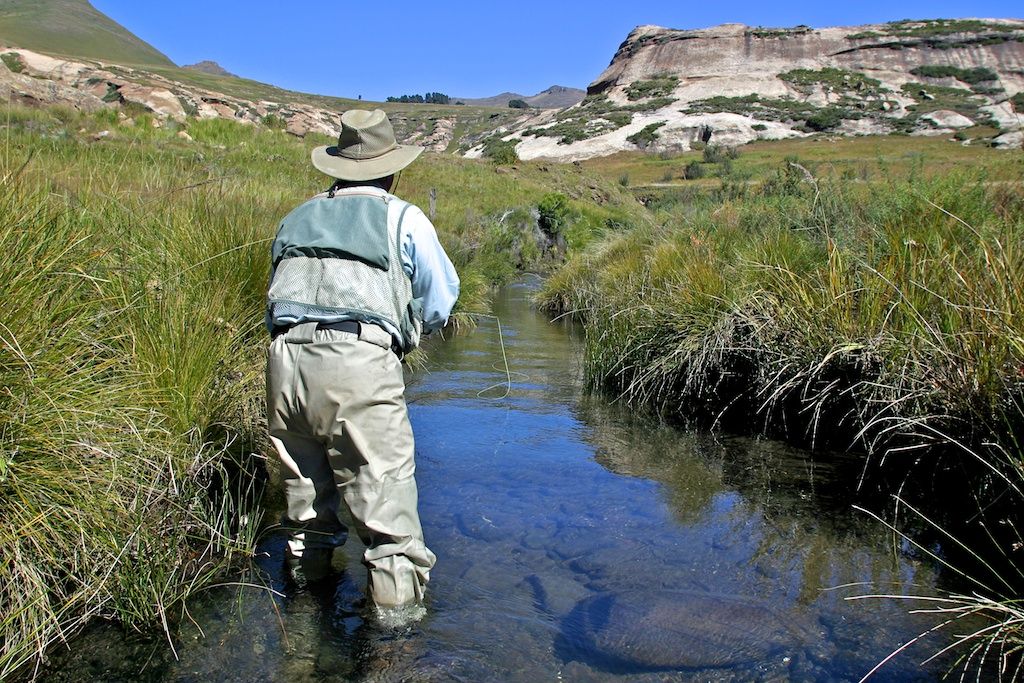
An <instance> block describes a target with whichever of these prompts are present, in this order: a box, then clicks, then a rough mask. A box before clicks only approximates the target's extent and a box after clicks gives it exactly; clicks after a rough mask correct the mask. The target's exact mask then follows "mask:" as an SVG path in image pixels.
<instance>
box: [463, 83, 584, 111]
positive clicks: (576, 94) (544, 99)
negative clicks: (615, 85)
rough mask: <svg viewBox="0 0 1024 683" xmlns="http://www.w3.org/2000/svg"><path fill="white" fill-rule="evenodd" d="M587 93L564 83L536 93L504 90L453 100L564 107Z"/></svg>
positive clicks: (485, 104)
mask: <svg viewBox="0 0 1024 683" xmlns="http://www.w3.org/2000/svg"><path fill="white" fill-rule="evenodd" d="M586 94H587V93H586V92H585V91H583V90H580V89H579V88H568V87H566V86H564V85H553V86H551V87H550V88H548V89H547V90H543V91H541V92H539V93H537V94H536V95H520V94H519V93H514V92H503V93H501V94H500V95H494V96H492V97H482V98H477V99H473V98H467V97H453V98H452V101H453V102H463V103H465V104H469V105H473V106H477V107H507V106H508V103H509V102H510V101H511V100H522V101H523V102H526V104H528V105H529V106H531V107H533V108H535V109H564V108H565V107H571V106H572V105H574V104H579V103H580V102H582V101H583V97H584V96H585V95H586Z"/></svg>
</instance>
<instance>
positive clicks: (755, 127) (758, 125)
mask: <svg viewBox="0 0 1024 683" xmlns="http://www.w3.org/2000/svg"><path fill="white" fill-rule="evenodd" d="M750 128H751V129H752V130H756V131H758V132H760V131H762V130H768V126H766V125H764V124H763V123H755V124H754V125H752V126H751V127H750Z"/></svg>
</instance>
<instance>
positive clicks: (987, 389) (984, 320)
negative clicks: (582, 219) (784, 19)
mask: <svg viewBox="0 0 1024 683" xmlns="http://www.w3.org/2000/svg"><path fill="white" fill-rule="evenodd" d="M748 155H749V153H745V154H744V157H743V158H746V157H747V156H748ZM1017 156H1018V157H1019V155H1017ZM740 161H742V159H740V160H737V163H739V162H740ZM1016 168H1017V172H1018V175H1017V180H1016V181H1015V182H1011V183H992V182H991V181H988V180H987V179H986V178H985V177H984V176H983V175H982V174H979V173H971V172H963V171H958V172H952V173H937V174H935V175H931V176H924V175H923V174H920V173H917V172H914V171H913V169H911V170H910V172H908V173H907V174H904V175H900V174H896V173H893V172H891V171H890V172H889V173H888V175H887V176H885V177H882V178H879V181H880V182H870V181H869V182H850V181H849V180H844V179H843V178H842V177H821V178H815V177H814V176H813V175H812V174H811V173H810V171H809V170H808V169H807V167H806V166H804V165H803V164H801V163H800V162H798V161H791V162H787V163H785V164H783V165H781V166H779V167H777V169H776V171H775V172H774V173H773V174H772V175H770V176H769V177H767V178H765V179H763V181H762V182H760V183H758V184H746V185H737V184H735V183H730V182H718V183H717V184H716V186H714V187H713V189H708V190H706V191H700V188H698V189H697V190H686V188H682V189H678V190H676V191H675V192H666V193H664V194H661V195H650V196H648V207H649V208H650V209H651V210H652V211H654V212H655V216H656V225H655V227H650V228H646V229H639V230H634V231H633V232H631V233H630V234H628V235H619V236H615V237H613V238H611V239H608V240H606V241H604V242H602V243H600V244H598V245H595V246H594V247H593V248H591V249H589V250H587V251H586V252H584V253H581V254H577V255H576V256H575V257H574V258H572V259H570V261H569V262H568V264H567V265H566V266H565V267H564V268H563V269H562V270H561V271H560V272H558V273H556V274H555V275H554V276H553V277H552V278H550V279H549V280H548V282H547V284H546V286H545V288H544V290H543V292H542V293H541V295H540V298H539V303H540V304H541V306H542V307H544V308H545V309H547V310H549V311H551V312H552V313H554V314H570V315H572V316H574V317H576V318H577V319H579V320H580V321H581V322H582V324H583V326H584V330H585V332H586V344H585V348H586V351H585V358H584V367H585V372H586V377H587V379H588V382H589V383H590V385H591V386H592V387H593V388H598V389H602V390H604V391H607V392H609V393H611V394H612V395H613V396H615V397H618V400H621V401H623V402H626V403H628V404H630V405H634V406H637V407H646V408H648V409H652V410H654V411H657V412H658V413H660V414H662V415H665V416H667V417H670V418H672V419H676V420H683V421H686V422H690V423H696V424H704V425H719V426H725V427H726V428H729V429H739V430H741V431H755V432H764V433H768V434H773V435H777V436H781V437H784V438H788V439H790V440H792V441H795V442H797V443H801V444H806V445H807V446H810V447H820V448H853V449H855V450H859V451H861V452H863V453H865V454H866V457H867V459H868V461H869V462H875V463H877V462H878V460H879V459H888V460H889V461H890V462H894V461H896V462H903V463H905V464H906V466H907V467H908V468H909V467H910V463H911V462H913V461H915V460H920V459H928V458H938V457H939V455H938V454H940V453H943V454H945V456H944V457H947V458H952V459H953V461H956V462H960V463H961V465H957V467H962V466H963V467H965V469H969V468H968V467H966V466H964V465H962V463H964V462H966V463H968V465H970V466H972V467H974V468H975V469H980V470H981V471H982V472H984V478H985V481H986V482H987V483H986V484H985V485H984V486H983V487H982V488H980V489H979V490H978V491H972V490H967V489H968V488H969V487H966V486H965V490H964V491H963V492H962V498H960V497H953V498H951V499H945V500H943V501H942V507H943V508H944V509H947V510H949V509H955V510H963V511H964V515H965V516H968V517H969V516H972V514H973V513H974V512H975V511H976V515H977V518H978V519H981V520H983V521H984V524H985V526H983V527H982V530H981V532H980V533H979V531H978V529H977V521H975V522H974V525H973V526H971V527H970V528H971V529H972V531H971V536H966V537H964V536H960V537H956V536H954V535H952V534H951V533H946V534H945V536H944V540H945V541H948V545H949V546H950V547H951V548H953V549H955V550H957V554H958V555H963V554H966V555H968V559H967V560H965V562H966V563H967V565H970V566H971V567H978V568H979V569H977V570H974V569H972V570H968V569H966V568H965V567H963V566H958V565H957V564H954V563H952V562H950V561H949V559H948V557H949V556H950V555H952V550H949V549H944V550H943V551H941V553H940V554H941V555H943V556H944V557H943V560H944V561H945V562H946V564H948V565H949V566H951V567H956V568H957V569H958V571H959V573H960V574H961V575H962V577H970V579H966V578H965V580H969V581H971V585H970V586H969V589H970V590H972V591H976V593H975V597H974V599H973V602H970V601H969V600H968V601H966V602H965V601H964V600H962V599H961V601H960V602H959V603H957V604H956V608H957V609H959V610H961V611H963V612H964V613H968V612H970V611H971V609H972V605H973V610H974V611H975V612H978V611H980V612H984V613H985V614H986V615H988V616H989V617H990V618H991V619H992V620H993V624H994V625H993V627H992V628H991V629H990V630H988V631H985V632H979V633H978V634H976V635H975V637H974V639H964V640H962V641H961V642H960V644H961V645H962V646H963V647H964V648H966V652H967V655H965V656H966V657H967V660H966V661H967V662H968V663H969V664H970V665H971V666H975V665H977V664H978V659H979V658H980V659H988V657H989V655H991V656H993V657H996V656H1002V655H1003V654H1007V655H1008V656H1009V655H1010V654H1012V653H1013V652H1017V651H1018V650H1019V648H1020V643H1021V642H1024V631H1022V630H1021V629H1022V627H1021V623H1020V621H1019V619H1018V618H1017V613H1018V611H1019V610H1017V607H1016V605H1017V601H1018V600H1019V596H1020V594H1021V590H1022V588H1024V585H1022V584H1024V572H1022V570H1021V567H1020V560H1019V558H1018V557H1017V555H1016V554H1015V548H1017V547H1018V545H1017V544H1019V542H1020V538H1021V536H1020V533H1021V529H1020V527H1019V525H1018V517H1017V513H1016V511H1019V509H1020V504H1021V503H1022V502H1024V500H1022V499H1024V495H1022V492H1024V458H1022V449H1021V445H1022V444H1024V374H1022V371H1021V368H1024V309H1022V307H1021V306H1022V302H1024V252H1022V251H1021V249H1020V245H1021V244H1022V243H1024V241H1022V238H1024V193H1022V192H1021V190H1020V178H1021V177H1024V174H1021V173H1020V167H1019V166H1017V167H1016ZM609 172H610V169H609ZM616 172H621V167H620V168H617V169H616ZM712 182H715V181H712ZM904 507H906V506H905V505H904ZM995 509H998V510H1001V512H998V513H996V512H993V511H992V510H995ZM918 524H920V522H918ZM939 531H940V532H941V530H939ZM929 550H930V549H929ZM932 552H934V551H932ZM960 597H961V598H963V596H960ZM993 605H997V607H994V606H993ZM979 642H980V643H981V646H980V648H979V647H976V644H977V643H979ZM986 648H989V649H986ZM972 658H973V660H972ZM972 662H973V663H972Z"/></svg>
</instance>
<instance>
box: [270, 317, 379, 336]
mask: <svg viewBox="0 0 1024 683" xmlns="http://www.w3.org/2000/svg"><path fill="white" fill-rule="evenodd" d="M290 329H292V326H291V325H275V326H274V329H273V331H271V333H270V336H271V338H272V339H277V338H278V336H280V335H282V334H285V333H286V332H287V331H288V330H290ZM316 329H318V330H337V331H338V332H351V333H352V334H359V321H358V320H342V321H341V322H337V323H317V324H316Z"/></svg>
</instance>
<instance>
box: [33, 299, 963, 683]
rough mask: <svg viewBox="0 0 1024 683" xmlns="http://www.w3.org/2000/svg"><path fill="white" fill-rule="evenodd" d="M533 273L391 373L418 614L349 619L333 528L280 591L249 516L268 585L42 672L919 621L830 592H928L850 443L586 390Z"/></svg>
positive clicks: (817, 648) (353, 580)
mask: <svg viewBox="0 0 1024 683" xmlns="http://www.w3.org/2000/svg"><path fill="white" fill-rule="evenodd" d="M536 285H537V283H536V282H535V281H533V280H529V281H524V282H521V283H519V284H516V285H514V286H511V287H508V288H506V289H505V290H503V291H502V292H500V293H499V294H498V295H497V300H496V301H495V306H494V309H495V314H496V315H497V316H498V317H499V319H500V323H501V328H500V329H501V337H500V340H499V330H498V323H497V321H496V320H495V319H492V318H484V319H481V322H480V324H479V326H478V328H477V329H476V330H475V331H474V332H473V333H471V334H465V335H460V336H458V337H456V338H454V339H452V340H449V341H447V342H445V343H432V344H431V345H430V347H429V354H430V362H429V371H428V370H420V371H418V372H417V373H415V376H413V377H411V378H410V383H409V390H408V399H409V404H410V413H411V418H412V422H413V426H414V429H415V433H416V442H417V449H416V450H417V464H418V472H417V479H418V482H419V487H420V516H421V518H422V520H423V525H424V532H425V535H426V540H427V543H428V545H429V546H430V548H431V549H432V550H433V551H434V552H435V553H436V554H437V556H438V558H439V559H438V564H437V566H436V567H435V569H434V571H433V572H432V581H431V583H430V585H429V590H428V598H427V609H428V613H427V616H426V617H425V618H424V619H423V620H422V621H420V622H418V623H415V624H413V625H411V626H409V627H407V628H404V629H399V630H386V629H383V628H381V627H379V626H376V625H375V624H374V623H373V622H372V620H369V619H367V618H365V616H366V613H365V611H364V603H363V590H364V586H365V570H364V569H363V567H362V566H361V564H360V561H359V558H360V556H361V554H362V550H363V549H362V547H361V545H360V543H359V541H358V539H356V538H355V534H352V536H351V537H350V539H349V542H348V544H347V545H346V546H345V547H344V548H343V549H341V550H339V551H338V552H337V553H336V557H335V565H336V567H337V568H338V570H339V572H338V580H337V581H336V582H329V583H327V584H325V585H320V586H316V587H314V588H310V589H307V590H296V589H295V588H294V587H292V586H291V585H290V584H288V583H286V582H285V581H284V575H283V567H282V558H283V552H284V538H283V536H282V535H281V534H280V532H277V531H273V530H271V531H270V532H268V533H267V534H266V535H265V536H264V539H263V541H262V543H261V545H260V549H259V550H260V552H259V555H258V557H257V569H256V570H255V571H254V575H253V576H250V577H248V578H247V579H246V580H247V581H251V582H254V583H256V582H263V583H266V584H267V585H269V586H270V587H271V588H273V589H274V591H276V594H275V593H271V592H268V591H267V590H261V589H257V588H250V587H244V586H232V587H223V588H217V589H213V590H209V591H206V592H204V593H203V594H201V595H200V597H198V598H197V599H195V600H193V601H191V602H190V603H189V606H188V612H189V616H190V618H186V619H184V620H183V622H182V624H181V626H180V627H179V628H178V632H177V636H176V638H175V641H174V645H175V650H176V653H175V652H172V651H171V649H170V648H169V647H168V644H167V641H166V640H161V639H160V638H143V637H140V636H133V635H130V634H127V635H126V634H124V633H123V632H122V631H121V630H120V629H118V628H116V627H113V626H109V625H98V626H95V627H93V628H90V629H89V630H87V631H86V632H85V633H84V634H83V635H82V636H80V637H78V638H77V639H75V640H74V641H72V643H71V648H70V650H69V651H67V652H63V653H56V654H55V655H54V657H53V658H52V659H51V663H50V665H49V666H48V667H47V669H46V671H45V672H44V674H43V677H42V678H43V680H52V681H82V680H103V681H197V682H198V681H289V682H294V681H344V680H369V681H470V682H476V681H529V682H531V683H532V682H535V681H624V682H632V681H636V682H641V681H643V682H648V681H651V682H653V681H766V680H768V681H780V680H799V681H857V680H859V679H860V678H861V677H862V676H863V675H864V674H866V673H867V672H868V671H870V670H871V668H872V667H873V666H874V665H875V664H877V663H878V662H879V661H881V660H882V659H884V658H885V657H886V656H887V655H889V653H890V652H892V651H893V650H894V649H895V648H897V647H898V646H900V645H901V644H902V643H905V642H906V641H908V640H909V639H911V638H913V637H915V636H917V635H918V634H920V633H922V632H923V631H926V630H927V629H928V628H930V627H931V626H933V625H934V624H935V623H936V617H935V615H930V614H910V613H909V610H910V609H911V608H913V607H914V606H920V605H915V604H914V603H908V602H906V601H897V600H885V599H861V600H850V599H849V598H851V597H854V596H857V595H865V594H872V593H890V594H897V593H923V594H928V593H933V592H935V591H936V590H937V586H938V585H939V578H940V577H939V576H938V574H937V571H936V569H935V567H934V566H933V565H932V564H931V563H929V562H926V561H924V560H923V559H921V557H919V556H917V555H915V554H914V553H913V552H911V550H912V549H911V548H908V547H906V544H904V543H900V542H899V541H898V540H894V538H893V535H892V534H891V533H889V532H887V531H886V530H885V529H884V528H883V527H882V526H881V525H880V524H878V523H877V522H874V521H873V520H871V519H870V518H869V517H868V516H867V515H865V514H863V513H861V512H857V511H855V510H853V509H852V508H851V506H852V505H853V504H854V503H856V502H857V498H856V494H855V491H854V489H855V484H856V481H857V478H858V476H859V474H860V468H861V466H862V459H861V458H858V457H854V456H846V455H843V454H816V455H814V454H811V453H808V452H806V451H800V450H797V449H794V448H790V447H787V446H785V445H783V444H780V443H778V442H773V441H770V440H763V439H752V438H745V437H734V436H728V435H721V434H710V433H701V432H688V431H681V430H677V429H674V428H672V427H669V426H665V425H663V424H661V423H659V422H658V421H657V420H655V419H653V418H650V417H646V416H644V415H639V414H635V413H634V412H633V411H630V410H629V409H628V408H625V407H623V406H619V405H616V404H615V403H614V402H609V401H608V400H607V399H606V398H602V397H596V396H588V395H587V394H586V393H585V392H584V390H583V384H582V376H581V370H580V354H581V351H582V343H581V339H580V336H579V332H578V331H577V330H576V329H575V328H574V327H573V326H572V325H571V324H569V323H551V322H549V321H548V320H547V318H546V317H544V316H542V315H540V314H538V313H536V312H535V311H533V310H532V309H531V308H530V306H529V297H530V294H531V293H532V291H533V289H534V288H535V287H536ZM502 342H503V343H502ZM503 349H504V353H505V355H506V356H507V361H508V366H509V370H510V376H511V387H507V386H506V377H507V375H506V373H505V366H504V360H503V353H502V350H503ZM506 390H508V395H507V396H505V395H504V394H505V393H506ZM271 502H272V503H273V500H272V501H271ZM272 514H273V515H275V516H276V514H277V512H273V513H272ZM963 630H964V629H963V628H958V629H957V632H963ZM953 635H954V631H953V630H950V631H949V632H945V631H944V632H941V633H939V634H938V635H933V636H930V637H929V638H927V639H924V640H923V642H922V643H918V644H916V645H914V646H912V647H910V648H908V649H907V650H906V651H905V652H903V653H901V654H900V655H898V656H897V657H895V658H893V660H892V661H890V662H888V663H887V664H886V665H885V666H884V667H883V668H881V669H880V670H879V671H878V673H877V674H875V676H874V678H873V679H872V680H877V681H887V680H899V681H907V680H937V679H938V678H939V677H941V675H942V673H943V672H944V671H945V670H946V667H948V666H949V664H950V661H951V660H950V659H949V658H946V659H941V658H940V659H939V660H936V661H932V662H929V663H927V664H924V665H922V662H923V661H924V660H926V659H928V658H929V657H930V655H931V654H932V653H934V652H936V651H937V650H940V649H941V648H942V647H944V646H945V645H947V644H949V642H950V641H951V639H952V637H953ZM175 654H176V656H175Z"/></svg>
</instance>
